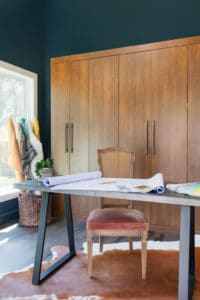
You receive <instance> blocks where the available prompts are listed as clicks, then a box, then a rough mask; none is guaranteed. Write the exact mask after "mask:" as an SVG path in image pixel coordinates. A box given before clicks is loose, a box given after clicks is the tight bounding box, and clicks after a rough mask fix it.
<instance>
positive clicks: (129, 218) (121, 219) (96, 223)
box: [87, 208, 149, 230]
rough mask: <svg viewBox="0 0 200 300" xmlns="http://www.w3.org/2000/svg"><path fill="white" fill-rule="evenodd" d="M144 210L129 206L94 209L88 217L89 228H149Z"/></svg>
mask: <svg viewBox="0 0 200 300" xmlns="http://www.w3.org/2000/svg"><path fill="white" fill-rule="evenodd" d="M148 227H149V225H148V221H147V219H146V218H145V216H144V214H143V212H141V211H139V210H136V209H128V208H102V209H95V210H93V211H92V212H91V213H90V215H89V217H88V219H87V229H88V230H99V229H107V230H113V229H117V230H120V229H122V230H123V229H130V230H132V229H136V230H148Z"/></svg>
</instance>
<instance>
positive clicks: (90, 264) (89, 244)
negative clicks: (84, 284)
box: [87, 234, 92, 277]
mask: <svg viewBox="0 0 200 300" xmlns="http://www.w3.org/2000/svg"><path fill="white" fill-rule="evenodd" d="M87 248H88V249H87V252H88V275H89V276H90V277H91V276H92V235H90V234H88V235H87Z"/></svg>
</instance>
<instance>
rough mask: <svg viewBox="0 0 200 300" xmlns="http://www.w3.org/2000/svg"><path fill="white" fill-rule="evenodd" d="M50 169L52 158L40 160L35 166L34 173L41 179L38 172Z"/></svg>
mask: <svg viewBox="0 0 200 300" xmlns="http://www.w3.org/2000/svg"><path fill="white" fill-rule="evenodd" d="M52 167H53V159H52V158H46V159H42V160H40V161H38V162H37V163H36V164H35V173H36V175H37V176H38V177H41V174H40V170H41V169H42V168H52Z"/></svg>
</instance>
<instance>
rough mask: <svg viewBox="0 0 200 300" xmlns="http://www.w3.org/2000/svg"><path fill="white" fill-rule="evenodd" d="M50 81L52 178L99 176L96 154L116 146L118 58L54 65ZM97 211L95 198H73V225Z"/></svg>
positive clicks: (65, 62) (64, 62)
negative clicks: (67, 175)
mask: <svg viewBox="0 0 200 300" xmlns="http://www.w3.org/2000/svg"><path fill="white" fill-rule="evenodd" d="M51 79H52V100H51V107H52V122H51V127H52V130H51V136H52V151H51V152H52V157H53V158H54V164H55V171H56V173H58V174H73V173H79V172H87V171H93V170H97V169H98V163H97V149H99V148H104V147H109V146H114V147H115V146H116V147H117V145H118V58H117V57H103V58H97V59H90V60H77V61H70V62H69V61H63V62H60V61H59V62H58V63H57V62H55V63H53V64H52V77H51ZM54 124H55V126H54ZM74 198H75V197H74ZM61 201H62V200H61ZM98 205H99V204H98V199H97V198H91V197H90V198H86V197H76V201H72V209H73V214H74V217H75V219H86V217H87V215H88V214H89V212H90V211H91V210H92V209H94V208H95V207H97V206H98ZM59 206H61V202H59ZM60 210H61V211H62V208H60Z"/></svg>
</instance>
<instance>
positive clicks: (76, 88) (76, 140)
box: [69, 60, 89, 220]
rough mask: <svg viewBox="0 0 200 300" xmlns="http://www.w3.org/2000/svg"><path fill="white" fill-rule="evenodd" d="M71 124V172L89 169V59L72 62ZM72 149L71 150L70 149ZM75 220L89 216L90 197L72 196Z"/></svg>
mask: <svg viewBox="0 0 200 300" xmlns="http://www.w3.org/2000/svg"><path fill="white" fill-rule="evenodd" d="M69 106H70V109H69V114H70V117H69V119H70V124H73V139H72V141H70V143H71V142H72V144H73V145H72V146H73V151H72V152H71V153H70V160H69V169H70V174H74V173H81V172H87V171H88V61H87V60H83V61H76V62H72V63H71V82H70V103H69ZM70 151H71V150H70ZM72 211H73V217H74V219H75V220H85V219H86V218H87V216H88V211H89V201H88V197H80V196H72Z"/></svg>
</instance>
